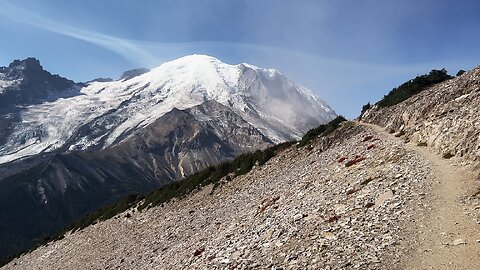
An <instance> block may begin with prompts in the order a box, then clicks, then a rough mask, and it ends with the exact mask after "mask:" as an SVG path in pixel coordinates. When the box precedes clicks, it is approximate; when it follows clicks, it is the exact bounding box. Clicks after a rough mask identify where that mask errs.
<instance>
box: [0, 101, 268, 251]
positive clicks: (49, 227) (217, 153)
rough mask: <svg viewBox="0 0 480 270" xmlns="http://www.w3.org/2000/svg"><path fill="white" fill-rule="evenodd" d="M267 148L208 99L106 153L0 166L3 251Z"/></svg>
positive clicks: (227, 111)
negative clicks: (127, 199) (135, 196)
mask: <svg viewBox="0 0 480 270" xmlns="http://www.w3.org/2000/svg"><path fill="white" fill-rule="evenodd" d="M268 145H271V142H270V141H269V140H268V139H267V138H266V137H265V136H263V135H262V134H261V133H260V132H258V130H256V129H255V128H253V127H252V126H251V125H249V124H248V123H246V122H245V121H244V120H243V119H241V118H240V117H238V115H236V114H235V113H233V112H232V111H231V110H230V109H229V108H227V107H225V106H223V105H221V104H219V103H217V102H215V101H209V102H205V103H203V104H201V105H198V106H195V107H192V108H190V109H187V110H184V111H181V110H178V109H174V110H172V111H170V112H168V113H166V114H165V115H163V116H162V117H160V118H159V119H157V120H156V121H155V122H154V123H152V124H150V125H149V126H147V127H145V128H144V129H142V130H139V131H137V132H135V133H134V134H132V136H130V137H129V138H128V139H126V140H124V141H123V142H121V143H119V144H117V145H114V146H111V147H107V148H106V149H104V150H99V151H87V152H86V151H74V152H69V153H64V154H46V155H45V156H43V157H39V156H35V157H32V158H27V159H23V160H20V161H17V162H13V163H11V164H6V165H3V166H0V169H1V170H3V171H7V172H8V173H9V174H10V176H8V177H5V176H4V177H3V179H1V180H0V184H1V186H2V188H1V190H0V205H2V206H3V207H6V208H8V209H6V210H4V211H2V212H1V213H0V220H2V221H3V222H1V224H0V241H2V243H5V245H2V247H0V254H12V251H20V250H23V249H26V248H29V247H30V246H31V245H32V244H33V243H35V242H36V241H38V240H39V239H41V238H42V237H45V236H47V235H51V234H52V233H54V232H56V231H58V230H60V229H62V228H63V226H66V225H67V224H69V223H71V222H73V221H74V220H75V219H77V218H79V217H81V216H83V215H85V214H86V213H88V212H91V211H93V210H96V209H97V208H99V207H100V206H103V205H105V204H108V203H113V202H116V201H117V200H119V199H120V198H122V197H124V196H127V195H128V194H130V193H142V192H147V191H150V190H152V189H154V188H158V187H160V186H162V185H164V184H166V183H169V182H170V181H173V180H175V179H177V178H181V177H183V176H185V175H189V174H192V173H194V172H196V171H198V170H201V169H204V168H206V167H208V166H210V165H213V164H217V163H219V162H221V161H223V160H226V159H232V158H234V157H235V156H237V155H239V154H241V153H243V152H247V151H253V150H256V149H259V148H264V147H266V146H268ZM9 167H15V168H9ZM18 168H19V169H18ZM26 168H27V169H26ZM15 170H18V171H17V172H14V171H15ZM19 213H21V214H19ZM33 222H34V223H35V224H36V225H35V226H32V225H31V224H32V223H33Z"/></svg>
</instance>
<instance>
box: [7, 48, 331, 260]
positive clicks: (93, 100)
mask: <svg viewBox="0 0 480 270" xmlns="http://www.w3.org/2000/svg"><path fill="white" fill-rule="evenodd" d="M334 117H335V113H334V112H333V110H331V109H330V108H329V107H328V105H326V104H325V102H323V101H321V100H320V99H319V98H318V97H317V96H315V95H314V94H313V93H312V92H311V91H310V90H308V89H306V88H304V87H301V86H299V85H297V84H295V83H294V82H292V81H291V80H289V79H288V78H286V77H285V76H283V75H282V74H281V73H280V72H278V71H276V70H273V69H261V68H257V67H254V66H251V65H248V64H238V65H228V64H225V63H222V62H221V61H219V60H217V59H215V58H213V57H209V56H203V55H191V56H186V57H183V58H180V59H178V60H175V61H172V62H168V63H165V64H163V65H161V66H159V67H157V68H154V69H152V70H147V69H137V70H131V71H127V72H125V73H124V74H123V75H122V76H121V77H120V79H119V80H117V81H113V80H111V79H97V80H93V81H90V82H87V83H74V82H73V81H70V80H68V79H65V78H62V77H60V76H58V75H52V74H51V73H49V72H47V71H45V70H44V69H43V67H42V66H41V65H40V63H39V61H38V60H36V59H33V58H29V59H26V60H22V61H18V60H16V61H14V62H13V63H12V64H10V65H9V66H8V67H3V68H0V207H2V206H3V209H4V210H3V211H1V213H0V220H1V221H2V222H0V225H1V226H0V227H1V229H0V242H1V243H2V244H3V245H0V259H1V258H2V257H4V256H6V255H11V254H13V253H14V252H16V251H20V250H22V249H25V248H29V247H31V246H32V244H33V243H35V241H36V240H37V239H40V238H41V237H43V236H45V235H49V234H52V233H54V232H55V231H56V230H59V229H61V228H63V227H64V226H66V225H68V224H69V223H71V222H73V221H74V220H75V219H77V218H79V217H81V216H83V215H85V214H87V213H89V212H91V211H94V210H96V209H98V208H99V207H101V206H104V205H106V204H109V203H113V202H116V201H117V200H119V199H120V198H122V197H124V196H127V195H128V194H131V193H145V192H148V191H151V190H152V189H155V188H158V187H160V186H162V185H165V184H168V183H170V182H172V181H175V180H177V179H179V178H181V177H184V176H186V175H190V174H192V173H195V172H197V171H199V170H201V169H204V168H207V167H209V166H212V165H216V164H218V163H220V162H222V161H225V160H228V159H233V158H234V157H236V156H238V155H240V154H242V153H245V152H251V151H255V150H257V149H261V148H265V147H267V146H269V145H272V144H273V143H275V142H280V141H286V140H291V139H297V138H299V137H300V136H301V135H302V134H303V133H304V132H306V131H307V130H308V129H310V128H312V127H315V126H317V125H319V124H321V123H324V122H327V121H329V120H331V119H332V118H334ZM19 213H21V214H19ZM4 220H8V222H3V221H4Z"/></svg>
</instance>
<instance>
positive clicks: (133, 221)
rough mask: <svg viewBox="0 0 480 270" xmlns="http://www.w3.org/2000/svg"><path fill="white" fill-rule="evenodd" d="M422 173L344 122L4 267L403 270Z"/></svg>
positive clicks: (403, 153)
mask: <svg viewBox="0 0 480 270" xmlns="http://www.w3.org/2000/svg"><path fill="white" fill-rule="evenodd" d="M430 166H431V165H430V164H429V163H428V161H426V160H425V159H423V158H422V157H421V156H419V155H418V154H417V153H416V152H415V151H412V150H409V149H406V148H405V147H404V142H403V141H402V140H399V139H396V138H395V137H393V136H389V135H387V134H383V133H379V132H378V131H377V130H376V129H372V128H370V127H366V126H362V125H357V124H353V123H347V124H345V125H344V126H343V127H342V128H341V129H340V130H338V131H337V132H335V133H334V134H332V135H331V136H330V137H328V138H325V139H322V140H318V141H315V142H314V143H313V144H312V145H309V146H307V147H303V148H299V149H297V147H296V146H293V147H290V148H288V149H286V150H284V151H283V152H281V153H280V154H278V155H277V156H276V157H274V158H273V159H271V160H270V161H268V162H267V163H266V164H265V165H264V166H261V167H256V168H255V169H253V171H251V172H250V173H249V174H247V175H245V176H239V177H237V178H236V179H234V180H233V181H230V182H225V183H224V184H223V185H221V186H219V187H216V188H215V189H212V188H213V186H207V187H205V188H203V189H201V190H199V191H197V192H195V193H194V194H192V195H191V196H188V197H187V198H184V199H179V200H174V201H171V202H169V203H166V204H164V205H162V207H155V208H152V209H148V210H143V211H142V212H138V211H135V209H131V210H129V211H128V212H125V213H122V214H120V215H118V216H116V217H115V218H113V219H111V220H107V221H104V222H100V223H97V224H95V225H93V226H90V227H87V228H86V229H84V230H82V231H79V232H75V233H73V234H69V235H66V236H65V238H64V239H62V240H60V241H56V242H52V243H50V244H48V245H47V246H44V247H41V248H39V249H37V250H35V251H33V252H32V253H29V254H27V255H25V256H23V257H21V258H20V259H16V260H14V261H13V262H11V263H10V264H9V265H7V266H6V267H5V269H76V268H84V269H110V268H112V269H113V268H115V269H118V268H120V269H155V268H156V269H248V268H260V269H264V268H272V267H274V268H278V267H280V268H287V269H354V268H355V269H357V268H360V269H402V266H404V265H405V263H406V262H405V260H404V257H403V256H404V255H405V254H411V253H412V252H414V251H415V248H416V245H417V244H418V243H415V241H412V239H414V238H415V236H416V235H417V233H418V232H417V231H416V229H417V227H415V228H411V227H410V228H409V226H412V224H413V222H415V221H418V220H417V218H418V215H417V214H416V213H417V211H420V210H421V209H425V208H426V207H427V206H426V205H424V203H426V202H428V196H429V195H426V194H429V191H430V189H431V185H432V182H433V179H432V178H433V173H432V168H431V167H430Z"/></svg>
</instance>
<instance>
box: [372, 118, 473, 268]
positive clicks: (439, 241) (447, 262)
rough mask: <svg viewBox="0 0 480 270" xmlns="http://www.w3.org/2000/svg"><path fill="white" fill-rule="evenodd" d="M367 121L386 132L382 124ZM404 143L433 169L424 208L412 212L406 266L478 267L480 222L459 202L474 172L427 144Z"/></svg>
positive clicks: (469, 188)
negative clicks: (412, 247) (414, 229)
mask: <svg viewBox="0 0 480 270" xmlns="http://www.w3.org/2000/svg"><path fill="white" fill-rule="evenodd" d="M366 125H367V126H369V127H372V128H374V129H375V130H377V131H378V132H381V133H386V132H385V130H384V129H383V128H381V127H378V126H375V125H370V124H366ZM390 136H392V137H393V135H390ZM405 146H406V148H407V149H410V150H412V151H415V152H417V153H418V154H419V155H420V156H421V157H423V158H425V159H426V160H427V161H428V162H429V163H430V166H431V169H432V170H433V173H434V179H433V180H432V181H434V182H433V183H432V184H431V187H432V190H431V193H430V194H426V202H425V206H426V208H425V209H426V210H425V211H421V212H420V213H416V214H415V216H416V218H415V224H412V225H413V226H412V227H414V228H416V229H417V232H416V235H415V234H412V237H414V238H415V239H411V243H414V252H413V253H412V254H406V256H405V262H404V263H403V265H404V267H405V269H415V270H416V269H469V270H470V269H471V270H480V243H479V242H477V240H479V239H480V224H477V223H476V222H475V221H474V220H473V218H472V217H468V216H467V215H466V214H465V212H464V211H465V210H464V205H462V203H461V202H460V197H461V196H462V195H465V194H473V192H474V189H475V183H474V181H475V174H474V173H473V172H470V171H467V170H465V169H464V168H460V167H456V166H453V165H451V164H450V162H449V161H448V160H447V159H444V158H442V157H441V156H440V155H439V154H436V153H433V151H432V150H431V149H430V148H428V147H419V146H416V145H414V144H413V143H408V144H405ZM422 212H423V213H422Z"/></svg>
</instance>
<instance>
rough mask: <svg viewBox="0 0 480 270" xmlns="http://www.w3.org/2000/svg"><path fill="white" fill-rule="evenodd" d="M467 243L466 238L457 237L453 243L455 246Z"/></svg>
mask: <svg viewBox="0 0 480 270" xmlns="http://www.w3.org/2000/svg"><path fill="white" fill-rule="evenodd" d="M466 244H467V241H465V239H456V240H453V242H452V245H454V246H459V245H466Z"/></svg>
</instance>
